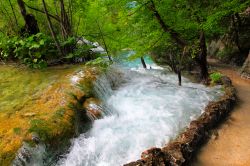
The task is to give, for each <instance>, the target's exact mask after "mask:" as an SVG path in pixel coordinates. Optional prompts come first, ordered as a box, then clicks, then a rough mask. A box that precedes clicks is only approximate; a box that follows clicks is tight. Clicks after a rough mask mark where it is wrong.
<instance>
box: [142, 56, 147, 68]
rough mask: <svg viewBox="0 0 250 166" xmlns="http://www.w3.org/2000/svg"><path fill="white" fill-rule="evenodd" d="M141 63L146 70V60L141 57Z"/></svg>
mask: <svg viewBox="0 0 250 166" xmlns="http://www.w3.org/2000/svg"><path fill="white" fill-rule="evenodd" d="M141 63H142V66H143V68H144V69H146V68H147V65H146V63H145V60H144V58H143V57H141Z"/></svg>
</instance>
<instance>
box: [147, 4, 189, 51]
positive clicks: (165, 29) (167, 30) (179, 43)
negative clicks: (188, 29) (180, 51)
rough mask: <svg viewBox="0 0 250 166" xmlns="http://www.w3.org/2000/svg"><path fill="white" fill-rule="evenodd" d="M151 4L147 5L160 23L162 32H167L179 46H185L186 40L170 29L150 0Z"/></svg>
mask: <svg viewBox="0 0 250 166" xmlns="http://www.w3.org/2000/svg"><path fill="white" fill-rule="evenodd" d="M150 2H151V4H150V5H149V6H148V7H149V9H150V10H151V11H152V12H153V13H154V16H155V18H156V19H157V21H158V23H159V24H160V25H161V27H162V29H163V30H164V32H166V33H169V34H170V36H171V38H172V39H174V40H175V42H176V43H177V44H178V45H180V46H181V47H185V46H186V45H187V43H186V41H184V40H183V39H181V38H180V36H179V34H178V33H177V32H176V31H175V30H173V29H171V27H169V26H168V25H167V24H166V23H165V22H164V21H163V19H162V17H161V15H160V13H159V12H158V10H157V9H156V7H155V3H154V1H153V0H150Z"/></svg>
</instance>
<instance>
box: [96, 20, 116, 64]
mask: <svg viewBox="0 0 250 166" xmlns="http://www.w3.org/2000/svg"><path fill="white" fill-rule="evenodd" d="M96 24H97V26H98V29H99V32H100V35H101V38H102V41H103V44H104V48H105V51H106V52H107V55H108V58H109V61H111V62H112V58H111V56H110V54H109V51H108V46H107V44H106V41H105V38H104V35H103V32H102V29H101V27H100V25H99V23H98V21H96Z"/></svg>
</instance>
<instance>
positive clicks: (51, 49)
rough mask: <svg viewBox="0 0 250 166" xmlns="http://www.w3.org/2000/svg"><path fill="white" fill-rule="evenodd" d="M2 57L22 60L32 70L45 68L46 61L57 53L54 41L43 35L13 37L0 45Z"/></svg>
mask: <svg viewBox="0 0 250 166" xmlns="http://www.w3.org/2000/svg"><path fill="white" fill-rule="evenodd" d="M0 48H1V50H2V51H1V57H2V58H4V59H7V58H14V59H19V60H22V61H23V63H24V64H26V65H28V66H29V67H32V68H44V67H46V66H47V63H46V59H47V58H48V57H49V56H54V54H55V53H57V51H56V49H55V46H54V45H53V42H52V39H51V38H50V37H48V36H46V35H44V34H42V33H38V34H36V35H32V36H29V37H27V38H25V37H24V38H18V37H13V38H10V39H8V40H7V41H6V42H1V43H0Z"/></svg>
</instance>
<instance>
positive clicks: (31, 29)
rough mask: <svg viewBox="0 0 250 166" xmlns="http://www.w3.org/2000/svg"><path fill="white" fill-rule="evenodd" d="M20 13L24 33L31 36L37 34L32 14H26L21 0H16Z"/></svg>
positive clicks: (37, 30) (35, 22) (36, 26)
mask: <svg viewBox="0 0 250 166" xmlns="http://www.w3.org/2000/svg"><path fill="white" fill-rule="evenodd" d="M17 3H18V6H19V8H20V12H21V14H22V16H23V18H24V21H25V31H26V33H28V34H30V35H32V34H37V33H38V32H39V27H38V24H37V20H36V18H35V17H34V16H33V15H32V14H27V12H26V9H25V3H24V1H23V0H17Z"/></svg>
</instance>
